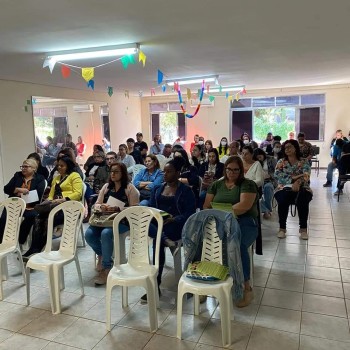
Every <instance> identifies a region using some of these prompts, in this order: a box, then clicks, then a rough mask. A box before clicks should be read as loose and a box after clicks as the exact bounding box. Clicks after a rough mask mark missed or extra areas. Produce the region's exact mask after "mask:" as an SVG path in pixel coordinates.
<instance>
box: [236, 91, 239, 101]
mask: <svg viewBox="0 0 350 350" xmlns="http://www.w3.org/2000/svg"><path fill="white" fill-rule="evenodd" d="M236 101H239V92H238V93H237V94H236Z"/></svg>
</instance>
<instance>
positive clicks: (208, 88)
mask: <svg viewBox="0 0 350 350" xmlns="http://www.w3.org/2000/svg"><path fill="white" fill-rule="evenodd" d="M209 91H210V86H209V85H207V94H209Z"/></svg>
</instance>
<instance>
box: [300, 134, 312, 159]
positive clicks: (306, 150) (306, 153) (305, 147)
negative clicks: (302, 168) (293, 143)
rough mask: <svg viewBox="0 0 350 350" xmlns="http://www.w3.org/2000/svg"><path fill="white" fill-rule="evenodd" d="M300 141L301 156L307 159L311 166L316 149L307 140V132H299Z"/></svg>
mask: <svg viewBox="0 0 350 350" xmlns="http://www.w3.org/2000/svg"><path fill="white" fill-rule="evenodd" d="M298 143H299V147H300V152H301V157H302V158H304V159H306V160H307V161H308V162H309V164H310V166H311V158H312V157H313V156H314V149H313V147H312V144H311V143H310V142H307V141H305V134H304V133H303V132H300V133H299V134H298Z"/></svg>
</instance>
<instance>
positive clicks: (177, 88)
mask: <svg viewBox="0 0 350 350" xmlns="http://www.w3.org/2000/svg"><path fill="white" fill-rule="evenodd" d="M174 91H176V92H178V91H179V83H177V82H175V83H174Z"/></svg>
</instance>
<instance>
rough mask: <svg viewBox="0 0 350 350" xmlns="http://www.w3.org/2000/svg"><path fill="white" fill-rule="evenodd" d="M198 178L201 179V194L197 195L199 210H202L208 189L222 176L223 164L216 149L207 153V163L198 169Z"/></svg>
mask: <svg viewBox="0 0 350 350" xmlns="http://www.w3.org/2000/svg"><path fill="white" fill-rule="evenodd" d="M199 176H200V177H201V178H202V186H201V193H200V194H199V208H201V209H203V204H204V200H205V196H206V194H207V190H208V187H209V186H210V185H211V184H212V183H213V182H214V181H215V180H218V179H220V178H222V177H223V176H224V164H223V163H221V162H220V161H219V154H218V151H217V149H216V148H212V149H211V150H210V151H209V156H208V161H207V162H204V163H203V164H202V165H201V166H200V168H199Z"/></svg>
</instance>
